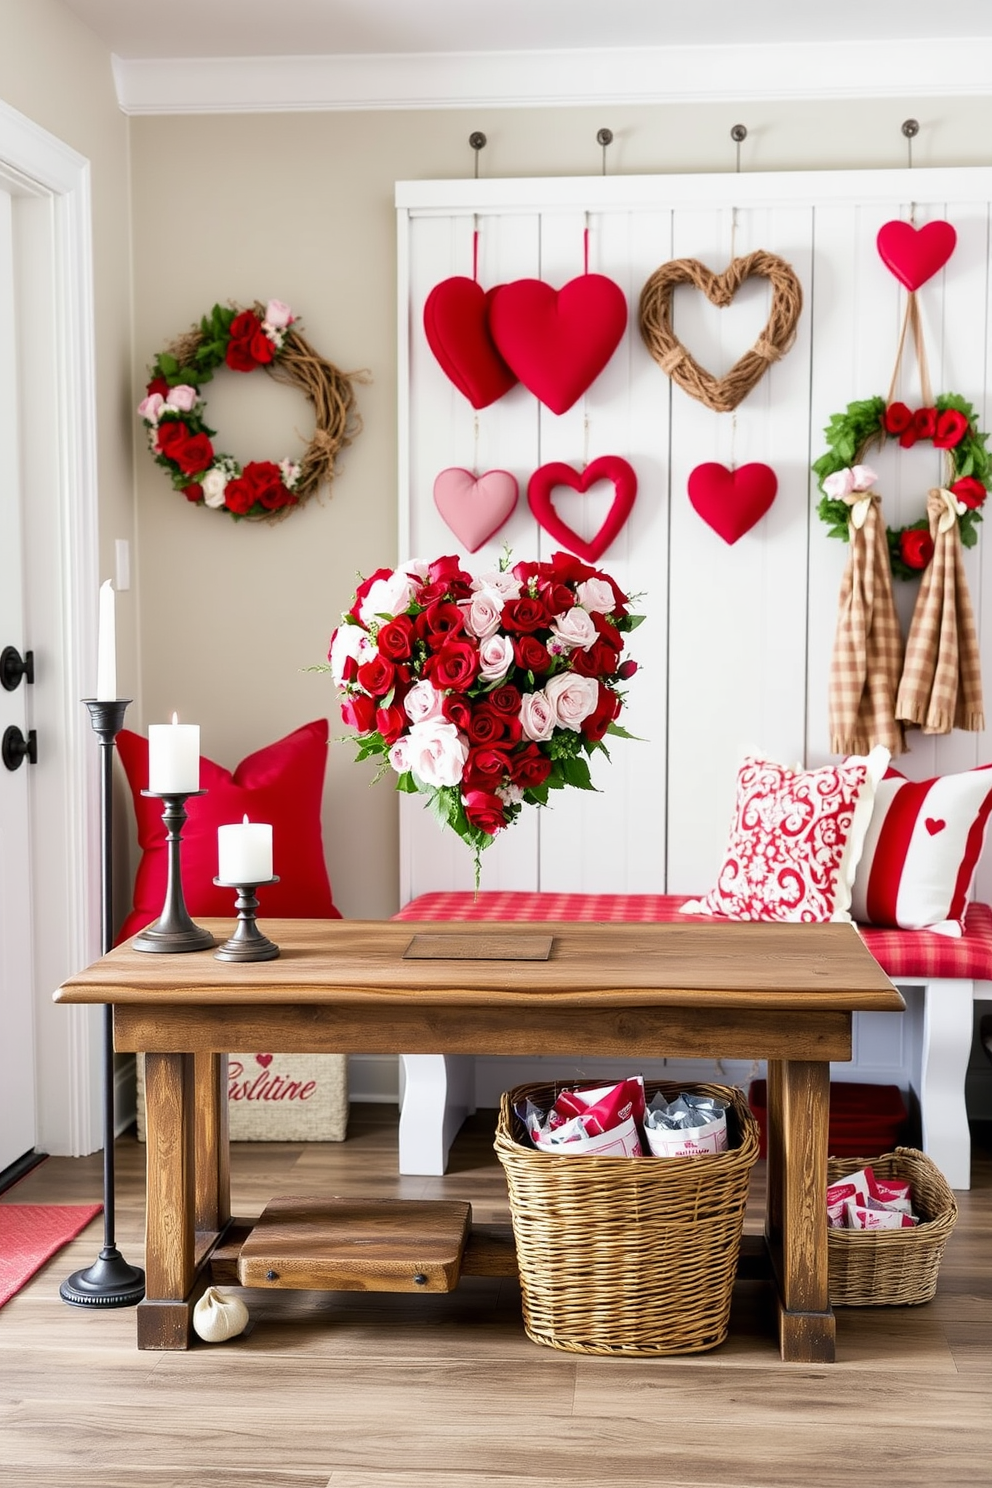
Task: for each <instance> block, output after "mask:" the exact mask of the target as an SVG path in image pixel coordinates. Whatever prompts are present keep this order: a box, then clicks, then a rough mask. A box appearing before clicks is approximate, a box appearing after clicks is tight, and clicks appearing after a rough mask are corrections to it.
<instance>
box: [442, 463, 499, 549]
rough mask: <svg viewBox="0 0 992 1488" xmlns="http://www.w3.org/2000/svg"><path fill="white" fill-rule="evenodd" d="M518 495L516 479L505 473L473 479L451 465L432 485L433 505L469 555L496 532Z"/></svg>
mask: <svg viewBox="0 0 992 1488" xmlns="http://www.w3.org/2000/svg"><path fill="white" fill-rule="evenodd" d="M518 495H519V487H518V485H517V478H516V476H514V475H511V474H510V472H509V471H508V470H487V471H486V473H485V474H484V475H480V476H479V477H478V478H477V477H476V476H474V475H473V474H472V472H471V470H462V469H461V468H460V467H459V466H456V465H453V466H451V468H450V469H448V470H442V471H441V474H440V475H439V476H438V478H437V480H436V481H435V482H434V505H435V506H436V507H437V509H438V511H439V512H440V513H441V516H442V517H443V518H444V520H445V521H446V522H447V524H448V526H449V527H450V528H451V530H452V532H453V533H454V534H455V536H456V537H457V538H458V541H459V542H460V543H462V544H463V545H464V547H466V548H467V549H468V551H469V552H470V553H474V552H475V551H476V549H478V548H481V547H482V544H483V543H484V542H487V541H488V539H489V538H490V537H492V535H493V533H494V532H498V531H499V529H500V528H501V527H502V525H503V523H504V522H505V521H506V519H507V518H508V517H509V515H510V513H511V512H512V511H513V508H514V507H515V506H516V504H517V496H518Z"/></svg>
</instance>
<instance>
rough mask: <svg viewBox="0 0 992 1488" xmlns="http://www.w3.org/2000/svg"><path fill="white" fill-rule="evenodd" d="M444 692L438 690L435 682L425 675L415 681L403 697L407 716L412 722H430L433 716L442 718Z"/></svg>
mask: <svg viewBox="0 0 992 1488" xmlns="http://www.w3.org/2000/svg"><path fill="white" fill-rule="evenodd" d="M443 702H444V694H443V693H440V692H438V690H437V688H436V687H435V686H434V683H433V682H430V681H428V680H427V678H426V677H425V678H424V679H423V681H421V682H415V683H414V684H413V686H412V687H411V688H410V691H409V692H408V693H407V695H406V697H405V698H404V699H403V707H404V709H405V710H406V716H407V718H409V720H410V722H411V723H428V722H429V721H430V720H431V719H432V718H441V717H442V716H443V714H442V712H441V705H442V703H443Z"/></svg>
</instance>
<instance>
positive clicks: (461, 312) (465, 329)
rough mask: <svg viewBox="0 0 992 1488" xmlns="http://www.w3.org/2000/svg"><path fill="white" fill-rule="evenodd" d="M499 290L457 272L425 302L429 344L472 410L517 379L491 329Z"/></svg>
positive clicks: (512, 384) (425, 331) (497, 397)
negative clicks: (492, 306) (491, 312)
mask: <svg viewBox="0 0 992 1488" xmlns="http://www.w3.org/2000/svg"><path fill="white" fill-rule="evenodd" d="M496 292H497V291H496V290H495V289H491V290H489V292H488V293H487V292H486V291H485V290H484V289H483V288H482V285H481V284H479V283H477V282H476V280H474V279H467V278H465V277H464V276H462V275H457V274H456V275H455V276H454V277H453V278H451V279H442V280H441V282H440V284H435V286H434V288H433V289H432V290H431V292H430V294H429V295H428V296H427V300H426V302H425V304H424V333H425V335H426V337H427V344H428V346H429V347H430V349H431V351H432V352H433V353H434V356H435V359H436V360H437V363H438V365H439V367H440V368H441V370H442V371H443V372H444V374H445V376H446V377H447V378H448V379H449V381H450V382H453V383H454V385H455V387H456V388H457V389H458V391H459V392H460V393H462V394H464V396H465V397H466V398H467V399H468V401H469V402H470V403H471V405H472V407H473V408H488V406H489V404H490V403H495V402H496V401H497V399H499V398H502V396H503V394H504V393H507V392H509V390H510V388H512V387H513V386H514V385H515V384H516V381H517V378H516V374H515V373H513V372H511V371H510V368H509V367H508V366H507V365H506V363H505V362H504V360H503V358H502V357H501V356H500V354H499V352H498V351H497V350H496V345H495V343H494V341H493V338H492V336H491V335H490V333H489V320H488V313H489V304H490V301H491V299H492V296H493V295H494V294H496Z"/></svg>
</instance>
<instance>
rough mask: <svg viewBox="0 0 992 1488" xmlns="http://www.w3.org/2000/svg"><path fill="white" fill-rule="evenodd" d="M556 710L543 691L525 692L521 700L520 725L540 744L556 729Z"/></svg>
mask: <svg viewBox="0 0 992 1488" xmlns="http://www.w3.org/2000/svg"><path fill="white" fill-rule="evenodd" d="M555 722H556V719H555V710H554V707H553V706H552V704H551V703H550V702H549V701H548V699H547V697H545V695H544V693H543V692H525V693H524V695H523V697H522V698H521V700H520V727H521V728H522V729H523V731H524V734H525V736H526V737H527V738H528V739H533V740H534V742H535V743H537V744H540V743H542V742H543V741H544V740H545V739H550V738H551V735H552V734H553V733H554V731H555Z"/></svg>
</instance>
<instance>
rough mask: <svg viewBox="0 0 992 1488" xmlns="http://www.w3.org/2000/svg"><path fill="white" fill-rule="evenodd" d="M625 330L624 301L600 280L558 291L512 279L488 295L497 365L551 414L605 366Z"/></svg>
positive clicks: (585, 279)
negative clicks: (502, 364) (506, 368)
mask: <svg viewBox="0 0 992 1488" xmlns="http://www.w3.org/2000/svg"><path fill="white" fill-rule="evenodd" d="M626 327H627V301H626V299H625V297H624V293H623V290H622V289H621V288H620V286H619V284H615V283H614V282H613V280H612V279H607V278H606V276H605V275H604V274H582V275H580V277H579V278H578V279H571V280H569V282H568V283H567V284H565V285H563V286H562V288H561V289H552V287H551V285H550V284H545V283H544V282H543V281H542V280H540V279H515V280H514V281H513V283H512V284H503V285H501V286H500V287H499V288H498V289H496V290H494V291H493V293H492V299H491V301H490V304H489V329H490V330H491V332H492V336H493V340H494V341H495V343H496V346H497V348H498V350H499V353H500V355H501V356H502V358H503V360H504V361H505V362H506V363H507V365H508V366H509V367H511V368H512V369H513V371H514V372H515V373H516V375H517V377H519V379H520V381H521V382H522V383H523V384H524V386H525V387H527V388H529V389H530V391H531V392H532V393H533V394H534V396H535V398H538V399H540V401H541V402H542V403H543V404H545V406H546V407H548V408H550V409H551V411H552V413H565V412H567V410H568V409H569V408H571V407H572V404H573V403H575V402H576V401H577V400H578V399H579V398H581V396H582V394H583V393H584V392H585V391H586V389H587V388H588V387H590V386H591V384H592V383H593V382H595V380H596V378H597V377H598V376H599V374H600V372H602V370H603V368H604V367H605V366H606V364H607V362H608V361H609V360H610V357H611V356H612V355H613V353H614V352H615V351H616V349H617V347H618V346H619V344H620V338H621V337H622V335H623V333H624V331H625V329H626Z"/></svg>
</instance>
